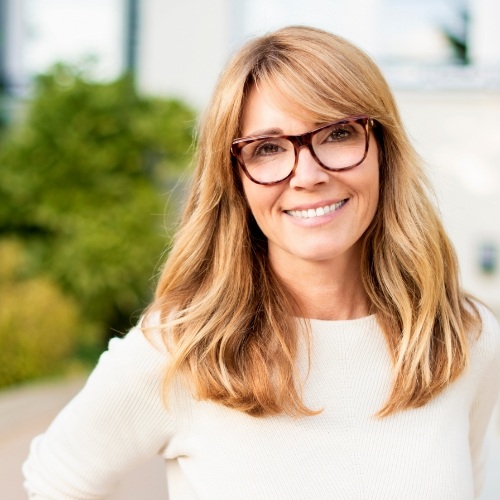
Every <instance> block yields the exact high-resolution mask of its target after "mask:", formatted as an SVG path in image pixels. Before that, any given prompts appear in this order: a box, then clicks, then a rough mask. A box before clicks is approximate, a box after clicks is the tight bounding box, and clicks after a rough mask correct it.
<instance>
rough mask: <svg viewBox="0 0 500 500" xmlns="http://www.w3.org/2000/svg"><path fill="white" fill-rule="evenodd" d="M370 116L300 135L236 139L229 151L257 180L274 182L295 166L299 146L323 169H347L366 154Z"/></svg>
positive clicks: (355, 118) (281, 178)
mask: <svg viewBox="0 0 500 500" xmlns="http://www.w3.org/2000/svg"><path fill="white" fill-rule="evenodd" d="M373 124H374V122H373V120H372V119H371V118H369V117H368V116H353V117H349V118H344V119H343V120H339V121H336V122H334V123H329V124H327V125H323V126H322V127H319V128H317V129H315V130H311V131H310V132H306V133H305V134H300V135H259V136H252V137H241V138H238V139H235V140H234V141H233V144H232V146H231V154H232V156H233V157H234V158H236V160H237V162H238V164H239V165H240V167H241V168H242V169H243V171H244V172H245V174H246V176H247V177H248V178H249V179H250V180H251V181H253V182H255V183H257V184H277V183H278V182H282V181H284V180H285V179H288V178H289V177H290V176H291V175H292V174H293V172H294V171H295V169H296V168H297V161H298V157H299V152H300V148H302V147H304V146H306V147H307V148H308V149H309V151H310V153H311V155H312V156H313V158H314V159H315V160H316V161H317V162H318V163H319V165H321V167H323V168H325V169H326V170H330V171H333V172H336V171H339V170H347V169H349V168H353V167H356V166H358V165H359V164H361V163H362V162H363V161H364V159H365V158H366V155H367V154H368V144H369V137H370V130H371V128H372V127H373Z"/></svg>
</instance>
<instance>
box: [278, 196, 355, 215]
mask: <svg viewBox="0 0 500 500" xmlns="http://www.w3.org/2000/svg"><path fill="white" fill-rule="evenodd" d="M346 203H347V199H345V200H342V201H339V202H338V203H334V204H333V205H326V206H324V207H318V208H309V209H307V210H285V212H286V213H287V214H288V215H291V216H292V217H295V218H297V219H312V218H314V217H321V216H322V215H326V214H329V213H330V212H335V210H338V209H339V208H341V207H342V206H344V205H345V204H346Z"/></svg>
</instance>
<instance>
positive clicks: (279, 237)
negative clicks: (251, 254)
mask: <svg viewBox="0 0 500 500" xmlns="http://www.w3.org/2000/svg"><path fill="white" fill-rule="evenodd" d="M275 102H277V101H276V100H275V99H274V96H273V92H272V90H271V89H270V88H269V87H267V86H265V85H261V86H259V87H258V88H256V87H253V88H252V89H251V91H250V93H249V95H248V97H247V100H246V103H245V106H244V109H243V116H242V136H250V135H256V134H265V133H269V132H266V131H270V130H272V131H273V132H272V133H273V134H294V135H297V134H302V133H304V132H308V131H310V130H313V129H315V128H317V127H319V126H321V125H322V124H321V123H311V122H305V121H301V120H299V119H296V118H293V117H292V116H290V115H288V114H286V113H285V112H283V111H281V109H280V108H279V107H278V106H277V105H275V104H274V103H275ZM293 106H294V104H293V102H290V103H289V107H288V106H286V107H283V106H282V108H283V109H293ZM241 178H242V182H243V189H244V192H245V196H246V199H247V201H248V204H249V206H250V210H251V211H252V214H253V216H254V217H255V220H256V222H257V224H258V225H259V227H260V229H261V230H262V232H263V233H264V235H265V236H266V237H267V239H268V248H269V256H270V260H271V263H272V265H273V266H274V267H275V269H277V270H279V268H282V269H284V270H286V269H288V270H290V269H294V267H293V266H300V265H302V264H304V263H306V262H309V263H310V262H318V263H319V262H321V263H329V262H330V263H332V264H334V263H335V262H342V261H343V262H346V259H347V262H349V261H352V260H353V259H354V260H356V262H355V263H356V264H357V265H359V258H360V251H359V250H360V238H361V236H362V235H363V233H364V232H365V231H366V229H367V228H368V226H369V225H370V223H371V221H372V220H373V217H374V215H375V212H376V210H377V205H378V200H379V162H378V148H377V143H376V141H375V138H374V137H373V134H371V136H370V143H369V149H368V155H367V157H366V158H365V160H364V161H363V162H362V163H361V164H360V165H358V166H357V167H354V168H352V169H350V170H346V171H342V172H330V171H327V170H325V169H324V168H322V167H321V166H320V165H319V164H318V163H317V162H316V161H315V160H314V158H313V157H312V156H311V153H310V152H309V150H308V149H307V148H301V150H300V154H299V158H298V164H297V167H296V170H295V172H294V174H293V175H292V176H291V177H290V178H288V179H286V180H285V181H282V182H281V183H279V184H275V185H267V186H266V185H259V184H256V183H254V182H252V181H251V180H250V179H249V178H248V177H247V176H246V175H245V174H244V173H243V172H241ZM325 207H329V209H326V211H325V210H323V211H324V212H325V213H324V215H320V214H321V213H322V210H321V209H324V208H325ZM317 209H320V210H317ZM304 210H306V211H309V212H308V214H312V212H311V210H315V211H316V216H314V217H299V216H298V214H297V212H298V211H301V212H302V211H304ZM328 210H330V211H329V212H328ZM351 263H352V262H351ZM282 266H283V267H282Z"/></svg>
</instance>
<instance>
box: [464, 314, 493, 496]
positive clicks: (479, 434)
mask: <svg viewBox="0 0 500 500" xmlns="http://www.w3.org/2000/svg"><path fill="white" fill-rule="evenodd" d="M478 307H479V310H480V312H481V317H482V321H483V331H482V333H481V336H480V337H479V339H478V341H477V343H476V345H475V346H474V348H473V352H472V363H473V365H474V367H476V368H478V369H479V370H481V373H480V376H479V377H478V383H477V385H476V393H475V396H474V399H473V402H472V406H471V410H470V431H469V442H470V449H471V459H472V468H473V474H474V490H475V491H474V495H475V498H478V497H479V495H480V493H481V490H482V487H483V482H484V468H485V461H486V450H485V442H484V441H485V434H486V430H487V428H488V423H489V420H490V418H491V414H492V412H493V408H494V407H495V403H496V402H497V400H498V394H499V390H500V326H499V324H498V321H497V320H496V318H495V316H494V315H493V314H492V313H491V312H490V311H489V310H487V309H486V308H485V307H484V306H478ZM474 367H473V369H474Z"/></svg>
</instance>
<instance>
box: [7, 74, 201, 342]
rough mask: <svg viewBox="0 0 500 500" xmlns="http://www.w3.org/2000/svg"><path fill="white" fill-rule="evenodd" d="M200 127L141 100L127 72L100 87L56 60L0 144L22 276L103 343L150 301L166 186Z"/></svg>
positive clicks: (180, 107)
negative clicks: (55, 293) (37, 282)
mask: <svg viewBox="0 0 500 500" xmlns="http://www.w3.org/2000/svg"><path fill="white" fill-rule="evenodd" d="M193 123H194V113H193V111H192V110H190V109H189V108H188V107H187V106H186V105H185V104H183V103H182V102H180V101H178V100H161V99H153V98H144V97H141V96H139V95H138V94H137V93H136V92H135V91H134V88H133V85H132V82H131V80H130V79H129V78H127V77H123V78H121V79H119V80H117V81H114V82H110V83H95V82H90V81H88V80H87V78H86V77H85V72H81V71H78V70H76V69H75V68H72V67H69V66H64V65H58V66H56V67H55V68H54V69H53V70H52V71H51V72H50V73H48V74H46V75H43V76H41V77H40V78H39V79H38V81H37V85H36V91H35V94H34V98H33V100H32V101H31V102H30V103H29V104H28V105H27V109H26V116H25V119H24V120H23V123H22V124H21V125H20V126H17V127H15V128H13V129H12V130H10V131H9V132H8V133H7V134H6V136H5V137H4V138H3V141H2V144H1V145H0V146H1V149H0V168H1V172H2V182H1V183H0V199H1V200H2V201H1V203H0V239H1V238H8V237H11V236H16V237H17V239H18V240H19V241H21V242H22V244H23V245H24V247H25V249H26V250H27V252H28V258H27V264H26V266H25V270H24V274H25V276H27V277H35V276H48V277H49V278H50V279H51V280H52V281H53V282H55V283H56V284H57V285H58V286H59V287H60V288H61V290H63V291H64V293H66V294H69V295H70V296H71V297H72V298H73V299H74V300H76V302H77V303H78V304H79V306H80V308H81V317H83V318H84V321H85V322H87V323H88V325H93V327H94V330H95V329H96V328H97V329H98V331H99V332H100V338H101V339H105V338H106V337H107V336H108V333H107V332H109V330H108V328H111V329H115V330H120V331H121V330H123V329H126V328H128V326H129V325H130V322H131V315H132V314H133V313H137V312H138V311H140V310H141V309H142V308H143V307H144V305H145V304H146V303H147V301H148V300H149V295H150V290H151V280H150V278H151V275H152V273H153V270H154V269H155V266H156V265H157V263H158V259H159V257H160V255H161V252H162V250H163V249H164V248H165V246H166V245H167V244H168V241H167V238H166V232H165V229H164V214H167V217H168V213H169V207H167V209H166V202H167V200H166V197H165V195H164V193H162V191H164V190H166V189H167V182H168V181H169V179H172V178H173V177H175V176H177V175H178V174H179V172H181V171H182V170H183V169H184V168H185V167H186V166H187V165H188V164H189V161H190V155H189V150H190V147H191V143H192V137H193V135H192V134H193ZM170 208H171V207H170ZM48 313H50V312H49V311H48ZM105 332H106V333H105Z"/></svg>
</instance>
